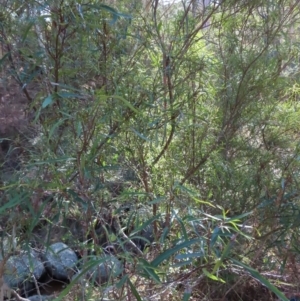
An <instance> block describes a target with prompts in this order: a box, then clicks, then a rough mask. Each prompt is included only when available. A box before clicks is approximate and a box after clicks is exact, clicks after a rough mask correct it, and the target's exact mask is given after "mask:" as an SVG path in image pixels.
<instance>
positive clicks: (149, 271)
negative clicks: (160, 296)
mask: <svg viewBox="0 0 300 301" xmlns="http://www.w3.org/2000/svg"><path fill="white" fill-rule="evenodd" d="M139 265H140V267H141V269H142V270H143V272H144V273H145V274H146V275H147V276H148V277H147V278H150V279H151V278H152V279H153V280H154V281H155V282H157V283H160V282H161V281H160V279H159V276H158V275H157V274H156V273H155V268H156V267H154V266H153V265H151V264H150V263H149V262H147V261H146V260H144V259H143V258H140V259H139Z"/></svg>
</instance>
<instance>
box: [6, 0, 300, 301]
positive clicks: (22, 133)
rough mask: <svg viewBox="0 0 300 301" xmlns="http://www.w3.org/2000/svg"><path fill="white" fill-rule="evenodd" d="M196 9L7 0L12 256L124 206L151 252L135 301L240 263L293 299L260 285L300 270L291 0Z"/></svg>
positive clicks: (299, 123)
mask: <svg viewBox="0 0 300 301" xmlns="http://www.w3.org/2000/svg"><path fill="white" fill-rule="evenodd" d="M174 2H176V1H174ZM201 2H202V1H181V2H176V3H173V4H164V3H163V1H159V0H154V1H137V0H136V1H135V0H132V1H130V0H123V1H85V0H83V1H77V2H76V1H72V0H71V1H69V0H60V1H53V0H48V1H46V0H45V1H26V2H24V1H17V0H14V1H10V0H6V1H4V5H3V7H2V8H1V11H0V32H1V35H0V36H1V39H0V43H1V44H0V46H1V55H2V58H1V60H0V64H1V83H0V84H1V91H0V92H1V99H2V100H1V103H0V104H1V108H2V109H3V111H2V114H1V113H0V114H1V116H0V118H1V125H0V134H1V136H0V142H1V152H0V164H2V167H1V170H2V184H1V187H0V191H1V197H2V201H1V206H2V207H1V208H0V212H1V214H2V215H3V218H2V220H3V221H2V222H1V225H2V228H3V229H4V232H5V233H9V234H10V235H12V236H13V237H15V238H16V239H17V240H18V241H19V242H20V244H21V243H23V242H28V241H29V240H30V235H31V233H32V231H33V230H34V229H35V227H36V226H37V225H38V224H39V222H40V220H41V219H47V220H48V221H50V222H52V223H54V224H56V223H58V222H60V221H62V220H64V219H66V218H68V217H70V216H71V217H76V218H78V219H81V220H83V221H85V223H83V225H84V226H82V227H83V228H84V231H85V233H88V232H89V231H90V230H91V227H93V226H94V225H95V223H98V222H99V219H101V221H102V223H106V224H109V221H111V220H112V221H114V216H117V215H118V216H121V215H122V213H121V210H120V208H122V206H125V205H128V204H130V205H131V206H133V207H138V208H140V209H141V208H143V212H144V211H146V212H147V217H146V218H145V216H143V218H136V215H130V214H129V213H126V218H125V220H126V221H125V222H124V224H123V226H124V227H126V228H127V230H128V229H129V228H131V230H132V229H135V230H136V231H135V232H134V231H133V234H134V233H135V234H136V233H137V230H141V229H146V228H147V227H148V226H149V225H153V230H154V237H155V240H156V245H155V246H154V247H153V250H152V251H151V252H150V255H149V256H150V257H147V260H146V259H145V258H144V259H140V261H139V263H138V266H139V267H138V268H137V269H136V272H135V274H134V277H129V276H128V275H127V278H126V279H125V280H124V279H123V280H121V284H123V285H127V287H128V288H129V290H130V291H131V293H132V294H133V295H134V296H135V297H136V298H137V299H139V298H141V297H140V294H141V295H143V294H144V293H145V292H142V291H141V290H139V288H138V284H133V282H134V281H135V280H136V278H135V277H137V279H138V277H145V278H146V279H149V281H154V282H155V283H160V282H161V281H167V279H170V278H171V279H172V281H174V283H177V282H179V280H182V281H183V282H184V280H186V279H190V281H188V283H189V285H190V287H192V288H193V289H192V291H193V290H194V293H192V296H194V297H195V298H197V295H196V292H195V291H196V289H195V287H196V285H198V282H197V281H196V278H197V279H198V277H199V275H204V276H205V277H206V279H210V280H215V281H219V282H226V281H227V280H226V278H227V276H228V274H230V273H231V272H232V270H231V269H236V268H237V267H239V268H240V269H243V270H244V271H247V272H248V273H249V274H250V275H252V277H254V278H256V279H258V280H259V281H260V282H262V283H263V284H264V285H266V286H267V287H268V288H269V289H270V290H271V291H272V292H273V293H275V294H276V295H277V296H278V297H279V298H281V299H282V300H287V299H285V297H284V296H283V294H281V293H280V292H279V291H278V290H277V288H276V287H275V286H273V285H272V284H271V282H270V281H268V280H267V279H266V278H268V277H266V278H265V277H263V276H262V275H263V273H264V272H265V271H276V273H277V271H281V272H282V273H284V271H286V270H287V268H288V266H289V264H292V265H294V266H296V263H297V262H298V261H299V248H298V219H299V214H300V204H299V188H300V187H299V180H298V178H299V171H300V162H299V158H300V156H299V138H300V137H299V128H300V118H299V113H300V105H299V99H300V98H299V97H300V96H299V95H300V88H299V87H300V86H299V84H300V83H299V81H300V78H299V55H300V48H299V29H300V27H299V26H300V25H299V4H300V3H299V1H298V0H267V1H266V0H264V1H260V0H256V1H253V0H251V1H239V0H223V1H219V2H218V1H210V4H209V5H206V6H203V5H202V4H200V3H201ZM208 2H209V1H208ZM16 94H17V95H16ZM5 108H6V110H8V111H9V108H11V111H12V113H11V115H12V116H13V118H10V117H8V116H10V115H9V114H6V115H5V114H4V111H5V110H4V109H5ZM45 196H46V197H45ZM108 208H109V210H110V211H111V212H110V214H107V212H106V210H108ZM140 211H141V210H140ZM111 214H112V215H113V217H112V219H111ZM7 216H9V217H7ZM20 216H21V217H24V216H25V217H26V218H24V219H23V218H20ZM107 216H109V218H108V219H107ZM108 220H109V221H108ZM133 220H134V221H133ZM130 223H133V224H134V225H129V224H130ZM107 228H108V227H107ZM115 228H118V227H115ZM24 229H25V230H24ZM117 230H119V229H117ZM24 231H25V232H26V233H25V234H26V235H24ZM103 231H104V230H103ZM108 232H109V231H108ZM113 232H114V235H113V237H112V236H111V235H110V234H108V236H109V239H110V240H116V239H117V238H116V237H117V236H118V233H116V231H113ZM125 232H126V231H125ZM19 233H20V234H19ZM127 234H128V235H129V232H128V233H127ZM83 248H86V245H85V244H83ZM257 250H259V251H257ZM122 256H124V257H125V258H126V260H127V261H129V262H134V258H133V257H132V256H131V254H130V252H129V251H128V250H127V251H126V252H125V254H124V255H122ZM257 270H258V271H259V272H260V273H259V272H258V271H257ZM230 271H231V272H230ZM222 273H223V274H222ZM232 273H233V272H232ZM238 273H242V272H241V271H240V272H238ZM181 274H184V275H186V277H182V278H181V277H179V275H181ZM137 275H138V276H137ZM223 278H224V279H223ZM230 279H231V278H230ZM228 281H229V282H230V281H232V279H231V280H228ZM235 281H236V280H235ZM184 285H187V283H186V282H184ZM231 285H232V283H231ZM297 285H298V283H297ZM179 290H180V289H179ZM228 292H230V290H229V291H228ZM123 293H124V292H123ZM224 293H225V292H224ZM183 296H184V297H183V298H188V297H189V296H190V292H189V290H186V291H185V293H183ZM207 296H209V293H208V291H207ZM210 297H211V298H213V295H211V296H210ZM120 298H121V297H120ZM180 298H181V297H180ZM198 298H200V299H201V298H204V297H203V296H201V297H200V296H198ZM232 298H233V297H232ZM200 299H195V300H200ZM128 300H129V299H128ZM176 300H177V299H176ZM185 300H187V299H185ZM203 300H204V299H203ZM230 300H234V299H230ZM244 300H248V299H244ZM252 300H255V298H253V299H252Z"/></svg>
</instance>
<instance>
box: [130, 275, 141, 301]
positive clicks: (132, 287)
mask: <svg viewBox="0 0 300 301" xmlns="http://www.w3.org/2000/svg"><path fill="white" fill-rule="evenodd" d="M127 282H128V284H129V286H130V288H131V292H132V294H133V295H134V296H135V297H136V300H137V301H142V298H141V296H140V295H139V293H138V291H137V290H136V288H135V286H134V285H133V283H132V282H131V281H130V279H129V278H128V279H127Z"/></svg>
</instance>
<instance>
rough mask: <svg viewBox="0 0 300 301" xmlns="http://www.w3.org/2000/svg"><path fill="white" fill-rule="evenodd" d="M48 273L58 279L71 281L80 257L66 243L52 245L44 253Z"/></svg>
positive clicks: (43, 257)
mask: <svg viewBox="0 0 300 301" xmlns="http://www.w3.org/2000/svg"><path fill="white" fill-rule="evenodd" d="M42 259H43V262H44V265H45V267H46V269H47V271H48V273H49V274H50V275H51V276H52V277H53V278H54V279H57V280H62V281H69V280H70V279H71V278H72V276H73V275H74V274H75V272H76V264H77V262H78V257H77V255H76V253H75V252H74V251H73V250H72V249H70V248H69V247H68V246H67V245H66V244H64V243H62V242H57V243H54V244H52V245H50V246H49V247H48V248H47V249H46V251H45V252H44V254H43V255H42Z"/></svg>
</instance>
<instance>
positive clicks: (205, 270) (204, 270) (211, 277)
mask: <svg viewBox="0 0 300 301" xmlns="http://www.w3.org/2000/svg"><path fill="white" fill-rule="evenodd" d="M202 272H203V273H204V275H205V276H207V277H208V278H210V279H212V280H215V281H220V282H222V283H225V281H224V280H223V279H221V278H219V277H217V276H215V275H213V274H211V273H210V272H209V271H208V270H207V269H205V268H203V269H202Z"/></svg>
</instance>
